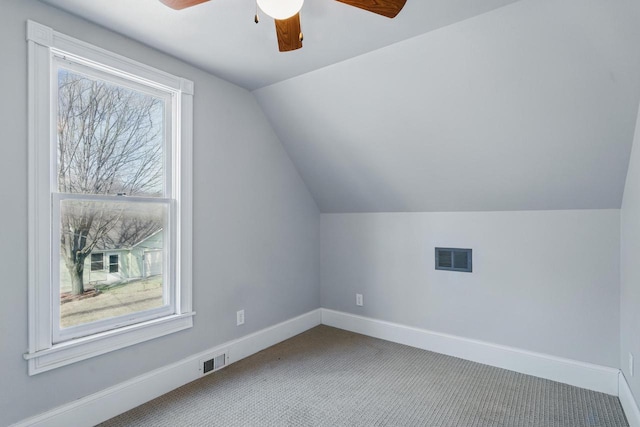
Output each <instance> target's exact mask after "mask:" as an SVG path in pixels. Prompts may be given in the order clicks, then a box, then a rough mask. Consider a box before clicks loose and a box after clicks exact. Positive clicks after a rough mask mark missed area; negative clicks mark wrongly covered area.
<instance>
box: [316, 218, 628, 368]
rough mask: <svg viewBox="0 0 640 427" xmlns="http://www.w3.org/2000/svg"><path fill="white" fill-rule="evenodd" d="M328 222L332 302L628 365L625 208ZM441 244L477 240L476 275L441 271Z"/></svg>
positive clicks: (325, 286) (325, 297) (324, 252)
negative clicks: (622, 284) (622, 299)
mask: <svg viewBox="0 0 640 427" xmlns="http://www.w3.org/2000/svg"><path fill="white" fill-rule="evenodd" d="M320 221H321V238H320V241H321V257H322V258H321V294H322V307H324V308H330V309H335V310H340V311H345V312H349V313H354V314H360V315H364V316H368V317H372V318H376V319H382V320H386V321H391V322H396V323H400V324H405V325H410V326H414V327H419V328H425V329H429V330H433V331H437V332H444V333H450V334H454V335H458V336H462V337H466V338H473V339H479V340H483V341H488V342H492V343H498V344H503V345H509V346H513V347H517V348H522V349H527V350H531V351H537V352H543V353H547V354H551V355H555V356H561V357H568V358H571V359H576V360H580V361H585V362H592V363H597V364H601V365H606V366H612V367H616V366H617V365H618V359H619V357H618V354H619V351H618V348H619V340H618V323H619V316H618V313H619V288H618V286H619V285H618V283H619V268H618V256H619V244H620V243H619V242H620V240H619V226H620V218H619V210H584V211H522V212H481V213H467V212H459V213H380V214H322V215H321V220H320ZM436 246H441V247H462V248H472V249H473V273H455V272H448V271H440V270H438V271H436V270H435V269H434V247H436ZM356 293H362V294H363V295H364V307H356V305H355V294H356ZM639 355H640V353H639Z"/></svg>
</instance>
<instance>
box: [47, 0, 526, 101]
mask: <svg viewBox="0 0 640 427" xmlns="http://www.w3.org/2000/svg"><path fill="white" fill-rule="evenodd" d="M42 1H43V2H46V3H49V4H51V5H53V6H55V7H58V8H60V9H64V10H67V11H69V12H71V13H73V14H76V15H79V16H81V17H84V18H86V19H88V20H90V21H93V22H96V23H98V24H100V25H102V26H104V27H106V28H109V29H112V30H114V31H116V32H118V33H121V34H124V35H127V36H129V37H131V38H133V39H135V40H138V41H141V42H143V43H145V44H147V45H149V46H152V47H155V48H157V49H159V50H161V51H163V52H167V53H169V54H171V55H173V56H175V57H177V58H180V59H182V60H184V61H186V62H188V63H190V64H193V65H196V66H197V67H199V68H201V69H203V70H206V71H209V72H210V73H212V74H215V75H217V76H219V77H222V78H223V79H225V80H228V81H230V82H233V83H236V84H238V85H239V86H242V87H245V88H247V89H249V90H253V89H256V88H260V87H263V86H267V85H270V84H272V83H275V82H279V81H282V80H285V79H288V78H290V77H293V76H297V75H300V74H303V73H307V72H309V71H312V70H315V69H318V68H321V67H324V66H327V65H330V64H334V63H336V62H339V61H343V60H345V59H348V58H352V57H354V56H357V55H361V54H363V53H366V52H370V51H372V50H375V49H379V48H381V47H384V46H388V45H390V44H392V43H396V42H398V41H401V40H404V39H407V38H410V37H413V36H416V35H419V34H423V33H425V32H428V31H431V30H434V29H436V28H440V27H443V26H446V25H450V24H452V23H455V22H458V21H461V20H464V19H467V18H470V17H473V16H476V15H478V14H481V13H485V12H487V11H490V10H493V9H495V8H497V7H500V6H503V5H505V4H509V3H513V2H514V1H516V0H483V1H478V0H429V1H425V0H408V1H407V3H406V5H405V7H404V9H403V10H402V11H401V12H400V14H399V15H398V16H397V17H396V18H394V19H389V18H385V17H382V16H379V15H376V14H373V13H370V12H366V11H363V10H361V9H357V8H354V7H351V6H347V5H345V4H343V3H339V2H337V1H334V0H306V1H305V3H304V6H303V8H302V12H301V25H302V31H303V33H304V43H303V44H304V47H303V48H302V49H299V50H296V51H292V52H284V53H282V52H278V43H277V40H276V35H275V25H274V23H273V19H271V18H269V17H268V16H266V15H264V14H261V21H260V23H259V24H258V25H256V24H255V23H254V21H253V17H254V15H255V11H256V3H255V0H211V1H209V2H207V3H203V4H200V5H197V6H193V7H191V8H187V9H183V10H180V11H176V10H173V9H170V8H168V7H166V6H164V5H163V4H162V3H160V1H159V0H135V1H133V0H91V1H87V0H42Z"/></svg>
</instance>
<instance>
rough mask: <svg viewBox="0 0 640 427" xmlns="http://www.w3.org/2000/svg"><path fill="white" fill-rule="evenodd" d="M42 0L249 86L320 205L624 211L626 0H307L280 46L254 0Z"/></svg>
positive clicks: (634, 72) (629, 55) (631, 17)
mask: <svg viewBox="0 0 640 427" xmlns="http://www.w3.org/2000/svg"><path fill="white" fill-rule="evenodd" d="M45 1H46V2H47V3H50V4H53V5H55V6H57V7H60V8H64V9H68V10H70V11H72V12H73V13H76V14H79V15H81V16H84V17H86V18H87V19H89V20H92V21H95V22H97V23H99V24H101V25H104V26H106V27H109V28H112V29H114V30H115V31H118V32H120V33H123V34H125V35H128V36H130V37H132V38H135V39H138V40H140V41H142V42H144V43H146V44H149V45H151V46H154V47H156V48H158V49H161V50H164V51H166V52H168V53H170V54H172V55H174V56H177V57H179V58H181V59H184V60H186V61H187V62H190V63H193V64H195V65H197V66H199V67H200V68H203V69H205V70H207V71H210V72H211V73H213V74H216V75H218V76H220V77H222V78H225V79H227V80H230V81H232V82H235V83H237V84H239V85H241V86H244V87H246V88H248V89H250V90H254V94H255V96H256V98H257V100H258V102H259V103H260V105H261V106H262V108H263V110H264V112H265V114H266V115H267V117H268V119H269V120H270V122H271V124H272V126H273V128H274V130H275V132H276V133H277V135H278V136H279V138H280V139H281V141H282V143H283V145H284V146H285V148H286V150H287V151H288V153H289V155H290V156H291V158H292V160H293V162H294V163H295V165H296V166H297V168H298V170H299V171H300V174H301V176H302V178H303V179H304V181H305V182H306V184H307V186H308V187H309V190H310V191H311V193H312V195H313V196H314V198H315V199H316V202H317V204H318V206H319V208H320V210H321V211H322V212H380V211H409V212H411V211H479V210H525V209H585V208H619V207H620V204H621V200H622V194H623V190H624V182H625V177H626V171H627V165H628V160H629V154H630V150H631V144H632V139H633V132H634V128H635V120H636V114H637V111H638V104H639V102H640V49H638V46H640V25H638V22H640V1H638V0H520V1H516V2H514V1H507V0H486V1H483V2H479V1H477V0H455V1H454V0H430V1H425V0H408V1H407V5H406V6H405V9H404V10H403V11H402V12H401V14H400V15H399V16H398V17H397V18H396V19H394V20H387V19H386V18H381V17H378V16H376V15H373V14H368V13H366V12H362V11H359V10H357V9H354V8H349V7H345V6H344V5H342V4H340V3H337V2H334V1H331V0H307V1H306V2H305V6H304V8H303V13H302V25H303V31H304V32H305V46H304V48H303V49H301V50H299V51H294V52H288V53H279V52H277V49H276V42H275V34H274V31H273V27H272V24H271V23H270V22H261V24H260V25H258V26H256V25H255V24H254V23H253V22H252V16H253V13H254V12H255V4H254V3H253V2H252V1H248V0H247V1H244V2H242V1H238V0H213V1H211V2H209V3H205V4H203V5H200V6H197V7H194V8H192V9H187V10H186V11H181V12H175V11H171V10H170V9H167V8H165V7H164V6H162V5H160V4H159V2H158V1H157V0H138V1H136V2H130V1H128V0H109V1H108V2H106V0H99V1H92V2H86V1H82V0H45ZM107 3H108V7H106V5H107ZM245 3H246V4H245ZM263 21H264V20H263ZM263 24H266V25H263Z"/></svg>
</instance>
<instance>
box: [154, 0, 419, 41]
mask: <svg viewBox="0 0 640 427" xmlns="http://www.w3.org/2000/svg"><path fill="white" fill-rule="evenodd" d="M160 1H161V2H162V3H164V4H165V5H167V6H169V7H170V8H172V9H176V10H179V9H185V8H187V7H191V6H195V5H197V4H200V3H204V2H207V1H209V0H160ZM336 1H339V2H340V3H344V4H348V5H349V6H354V7H358V8H360V9H363V10H366V11H368V12H373V13H376V14H378V15H382V16H386V17H387V18H395V16H396V15H397V14H398V13H400V11H401V10H402V8H403V7H404V4H405V3H406V2H407V0H336ZM303 2H304V0H257V4H258V6H259V7H260V9H262V11H263V12H264V13H265V14H267V15H269V16H271V17H272V18H273V19H274V20H275V23H276V36H277V37H278V48H279V50H280V52H288V51H290V50H296V49H300V48H301V47H302V31H301V29H300V9H301V8H302V3H303ZM255 22H256V24H257V23H258V15H257V14H256V17H255Z"/></svg>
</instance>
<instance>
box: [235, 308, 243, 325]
mask: <svg viewBox="0 0 640 427" xmlns="http://www.w3.org/2000/svg"><path fill="white" fill-rule="evenodd" d="M236 325H237V326H240V325H244V310H239V311H238V312H236Z"/></svg>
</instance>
